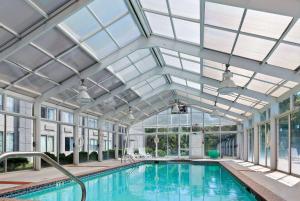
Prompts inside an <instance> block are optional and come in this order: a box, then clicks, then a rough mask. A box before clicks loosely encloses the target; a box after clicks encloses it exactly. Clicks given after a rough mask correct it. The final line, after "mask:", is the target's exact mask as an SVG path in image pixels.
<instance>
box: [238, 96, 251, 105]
mask: <svg viewBox="0 0 300 201" xmlns="http://www.w3.org/2000/svg"><path fill="white" fill-rule="evenodd" d="M236 102H237V103H240V104H243V105H246V106H253V105H254V104H255V102H253V101H250V100H248V99H244V98H241V97H240V98H238V99H237V100H236Z"/></svg>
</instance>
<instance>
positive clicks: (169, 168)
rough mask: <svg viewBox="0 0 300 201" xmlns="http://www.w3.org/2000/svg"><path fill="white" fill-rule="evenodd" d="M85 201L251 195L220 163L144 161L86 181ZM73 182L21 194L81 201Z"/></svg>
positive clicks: (184, 200) (177, 200)
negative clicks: (196, 163)
mask: <svg viewBox="0 0 300 201" xmlns="http://www.w3.org/2000/svg"><path fill="white" fill-rule="evenodd" d="M85 184H86V187H87V191H88V198H87V200H88V201H98V200H99V201H127V200H128V201H154V200H155V201H187V200H188V201H194V200H210V201H215V200H218V201H221V200H225V201H229V200H230V201H232V200H238V201H244V200H245V201H250V200H255V199H254V197H253V196H252V195H251V194H250V193H249V192H248V191H247V190H246V189H245V188H244V187H243V186H242V185H240V184H239V183H238V182H237V181H236V180H235V179H234V178H233V177H232V176H231V175H230V173H229V172H227V171H226V170H225V169H224V168H223V167H221V166H219V165H205V166H204V165H192V164H188V163H180V164H178V163H172V164H145V165H141V166H138V167H134V168H130V169H124V170H121V171H117V172H114V173H111V174H107V175H102V176H97V177H94V178H89V179H88V180H86V181H85ZM80 195H81V193H80V189H79V187H78V186H77V185H75V184H69V185H63V186H58V187H54V188H50V189H47V190H43V191H40V192H36V193H32V194H28V195H26V196H21V197H20V198H22V199H31V200H40V201H54V200H57V201H58V200H61V201H75V200H80Z"/></svg>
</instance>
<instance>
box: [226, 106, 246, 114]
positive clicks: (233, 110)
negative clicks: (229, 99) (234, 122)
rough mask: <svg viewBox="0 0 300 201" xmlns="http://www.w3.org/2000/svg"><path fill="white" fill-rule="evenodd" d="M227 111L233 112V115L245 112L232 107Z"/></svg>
mask: <svg viewBox="0 0 300 201" xmlns="http://www.w3.org/2000/svg"><path fill="white" fill-rule="evenodd" d="M229 111H231V112H235V113H238V114H243V113H244V112H245V111H243V110H240V109H237V108H234V107H231V108H230V110H229Z"/></svg>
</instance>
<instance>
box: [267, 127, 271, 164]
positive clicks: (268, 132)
mask: <svg viewBox="0 0 300 201" xmlns="http://www.w3.org/2000/svg"><path fill="white" fill-rule="evenodd" d="M270 130H271V126H270V123H266V155H267V166H268V167H270V166H271V148H270V143H271V132H270Z"/></svg>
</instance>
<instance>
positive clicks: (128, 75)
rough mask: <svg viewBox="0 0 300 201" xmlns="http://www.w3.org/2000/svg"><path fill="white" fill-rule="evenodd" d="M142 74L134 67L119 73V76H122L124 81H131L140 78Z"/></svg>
mask: <svg viewBox="0 0 300 201" xmlns="http://www.w3.org/2000/svg"><path fill="white" fill-rule="evenodd" d="M139 74H140V73H139V72H138V71H137V70H136V68H135V67H134V66H129V67H128V68H125V69H124V70H122V71H120V72H119V73H117V75H120V76H121V77H122V78H123V79H124V81H129V80H131V79H133V78H135V77H136V76H138V75H139Z"/></svg>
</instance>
